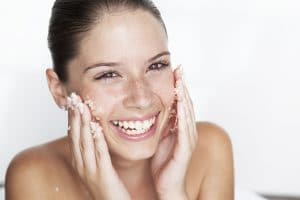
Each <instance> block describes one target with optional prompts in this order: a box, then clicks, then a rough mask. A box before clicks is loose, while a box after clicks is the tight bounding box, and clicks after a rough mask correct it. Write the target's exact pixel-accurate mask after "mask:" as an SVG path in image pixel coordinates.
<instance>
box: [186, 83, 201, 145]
mask: <svg viewBox="0 0 300 200" xmlns="http://www.w3.org/2000/svg"><path fill="white" fill-rule="evenodd" d="M183 96H184V97H183V99H184V100H183V101H184V102H185V103H184V105H185V107H186V109H185V112H186V113H185V114H186V120H187V123H188V128H189V131H190V132H189V134H190V142H191V144H192V147H193V148H194V147H195V145H196V143H197V138H198V137H197V136H198V133H197V130H196V121H195V112H194V109H193V104H192V100H191V98H190V95H189V93H188V90H187V87H186V85H185V84H183Z"/></svg>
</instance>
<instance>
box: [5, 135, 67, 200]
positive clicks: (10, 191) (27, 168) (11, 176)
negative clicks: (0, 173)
mask: <svg viewBox="0 0 300 200" xmlns="http://www.w3.org/2000/svg"><path fill="white" fill-rule="evenodd" d="M58 143H59V142H58V141H55V142H51V143H47V144H43V145H39V146H36V147H32V148H29V149H26V150H23V151H22V152H20V153H18V154H17V155H16V156H15V157H14V158H13V159H12V161H11V162H10V164H9V167H8V169H7V171H6V177H5V195H6V199H7V200H10V199H14V200H18V199H55V195H56V193H55V192H57V187H56V184H59V176H61V175H62V172H63V171H64V169H65V168H66V166H67V165H66V164H65V160H64V159H63V156H62V154H60V150H59V145H58ZM55 147H56V148H55Z"/></svg>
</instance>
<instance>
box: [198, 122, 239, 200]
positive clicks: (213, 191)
mask: <svg viewBox="0 0 300 200" xmlns="http://www.w3.org/2000/svg"><path fill="white" fill-rule="evenodd" d="M197 130H198V134H199V137H198V145H197V149H196V151H195V155H194V157H196V158H194V160H195V162H194V163H195V165H198V166H200V168H201V169H202V180H201V183H200V186H199V187H200V189H199V190H198V191H199V194H198V195H197V196H198V199H211V200H219V199H222V200H227V199H228V200H231V199H233V185H234V176H233V173H234V170H233V152H232V144H231V140H230V137H229V135H228V133H227V132H226V131H225V130H224V129H223V128H222V127H220V126H219V125H217V124H215V123H212V122H198V123H197Z"/></svg>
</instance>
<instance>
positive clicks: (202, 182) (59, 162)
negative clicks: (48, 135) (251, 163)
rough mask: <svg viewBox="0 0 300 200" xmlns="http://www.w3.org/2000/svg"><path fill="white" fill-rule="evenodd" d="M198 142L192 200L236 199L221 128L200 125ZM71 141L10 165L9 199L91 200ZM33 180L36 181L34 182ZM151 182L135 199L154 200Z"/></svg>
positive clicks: (190, 186)
mask: <svg viewBox="0 0 300 200" xmlns="http://www.w3.org/2000/svg"><path fill="white" fill-rule="evenodd" d="M197 129H198V132H199V141H198V145H197V148H196V151H195V152H194V154H193V156H192V160H191V163H190V165H189V168H188V172H187V180H186V191H187V193H188V197H189V199H198V200H208V199H209V200H221V199H225V200H231V199H233V159H232V149H231V144H230V140H229V138H228V136H227V134H226V133H225V132H224V130H222V129H221V128H220V127H218V126H216V125H215V124H212V123H209V122H198V123H197ZM69 149H70V148H69V146H68V139H67V138H66V137H64V138H61V139H58V140H56V141H53V142H50V143H47V144H43V145H41V146H37V147H34V148H31V149H28V150H26V151H24V152H22V153H20V154H18V155H17V156H16V157H15V158H14V160H13V161H12V162H11V164H10V167H9V169H8V172H7V175H6V191H5V192H6V199H7V200H18V199H24V198H25V199H40V198H41V197H42V198H43V199H49V200H50V199H74V200H76V199H78V200H81V199H90V196H89V193H88V191H87V189H86V188H85V186H84V185H83V184H82V182H81V181H80V179H79V177H78V175H77V174H76V173H75V171H74V169H73V167H72V163H71V156H70V150H69ZM33 177H34V178H33ZM149 185H151V179H150V178H148V179H146V178H145V183H144V184H143V185H139V187H138V189H137V190H136V193H135V194H132V195H133V196H134V198H133V199H155V198H153V194H154V193H153V188H151V187H149Z"/></svg>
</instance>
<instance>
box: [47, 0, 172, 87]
mask: <svg viewBox="0 0 300 200" xmlns="http://www.w3.org/2000/svg"><path fill="white" fill-rule="evenodd" d="M122 8H128V9H133V10H135V9H143V10H145V11H147V12H149V13H151V14H152V15H153V16H154V17H155V18H156V19H157V20H158V21H159V22H160V23H161V24H162V26H163V28H164V30H165V32H166V34H167V30H166V27H165V24H164V22H163V19H162V17H161V14H160V11H159V10H158V9H157V7H156V6H155V5H154V3H153V2H152V1H151V0H56V1H55V2H54V5H53V7H52V13H51V18H50V23H49V31H48V47H49V49H50V53H51V56H52V62H53V67H54V71H55V72H56V73H57V75H58V77H59V79H60V81H62V82H64V83H65V82H67V81H68V76H67V74H68V73H67V67H66V66H67V65H68V63H69V62H70V60H71V59H73V58H74V57H75V56H76V55H77V53H78V49H79V43H80V41H81V40H82V38H83V37H84V35H85V34H84V33H86V32H88V31H89V30H91V29H92V28H93V25H95V24H96V23H97V22H98V21H99V19H100V18H101V16H102V15H103V14H104V13H105V12H114V11H116V10H117V9H122Z"/></svg>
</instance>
